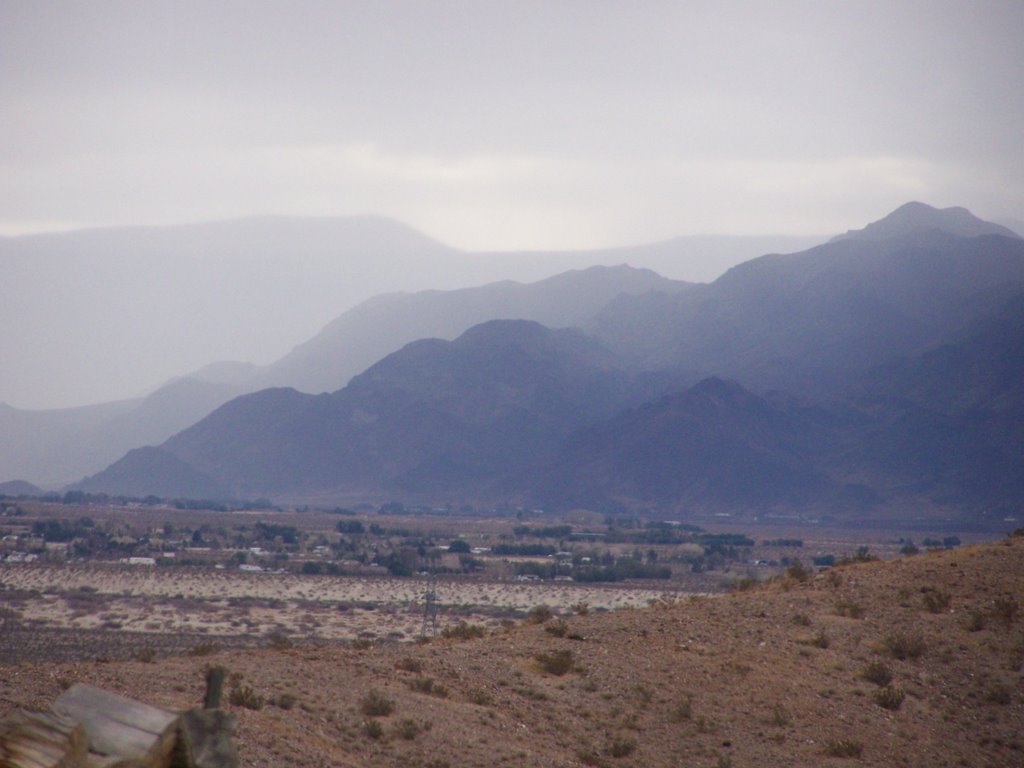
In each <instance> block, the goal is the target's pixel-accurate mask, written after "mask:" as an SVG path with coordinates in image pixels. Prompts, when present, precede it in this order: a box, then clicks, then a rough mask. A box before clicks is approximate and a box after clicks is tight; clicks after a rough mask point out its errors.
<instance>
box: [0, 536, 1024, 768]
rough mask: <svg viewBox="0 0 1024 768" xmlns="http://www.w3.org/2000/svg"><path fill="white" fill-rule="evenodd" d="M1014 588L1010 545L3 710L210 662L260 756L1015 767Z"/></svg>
mask: <svg viewBox="0 0 1024 768" xmlns="http://www.w3.org/2000/svg"><path fill="white" fill-rule="evenodd" d="M1022 583H1024V537H1020V536H1018V537H1015V538H1010V539H1007V540H1005V541H1001V542H997V543H994V544H990V545H982V546H976V547H970V548H962V549H956V550H947V551H941V552H930V553H926V554H920V555H915V556H910V557H907V558H904V559H901V560H898V561H890V562H867V563H858V564H851V565H846V566H841V567H837V568H835V569H833V570H826V571H823V572H818V573H807V572H804V571H802V570H800V569H796V568H794V569H792V570H791V572H790V573H789V574H788V575H787V576H786V577H785V578H783V579H782V580H779V581H776V582H774V583H770V584H768V585H766V586H762V587H755V588H752V589H749V590H746V591H737V592H734V593H731V594H729V595H725V596H722V597H713V598H691V599H688V600H683V601H679V602H665V603H663V604H658V605H653V606H651V607H649V608H645V609H634V610H622V611H617V612H613V613H604V614H595V613H594V612H589V613H587V614H586V615H572V616H566V617H561V618H558V617H556V618H552V619H550V620H548V621H546V622H544V623H541V624H519V625H515V626H509V627H508V628H507V629H504V630H498V631H496V632H494V633H491V634H489V635H488V636H485V637H483V638H479V639H467V640H460V639H458V638H444V639H437V640H434V641H433V642H430V643H427V644H422V645H414V644H389V645H381V646H370V647H365V648H362V649H360V648H341V649H339V648H332V647H314V646H296V647H293V648H279V649H270V648H268V649H266V650H258V651H245V652H232V653H219V654H214V655H206V656H203V657H188V658H174V659H162V660H158V661H156V662H155V663H143V662H126V663H111V662H108V663H79V664H54V665H46V664H41V665H28V664H23V665H20V666H17V667H11V668H6V669H2V670H0V681H2V682H0V715H2V714H4V713H6V712H7V711H9V710H11V709H12V708H14V707H45V706H47V705H48V703H49V702H50V701H52V700H53V699H54V698H56V696H58V695H59V694H60V692H61V690H62V689H63V688H64V687H66V686H67V685H69V684H70V683H72V682H74V681H86V682H89V683H93V684H96V685H100V686H103V687H106V688H108V689H110V690H114V691H118V692H122V693H126V694H127V695H129V696H134V697H138V698H141V699H144V700H147V701H150V702H152V703H155V704H159V705H162V706H165V707H172V708H185V707H189V706H193V705H194V704H195V703H196V702H197V701H199V700H200V698H201V696H202V689H203V676H204V670H205V669H206V667H207V665H208V664H210V663H214V664H221V665H225V666H226V667H227V668H228V669H229V670H230V672H231V678H230V679H231V680H232V681H233V682H232V685H233V686H234V688H235V689H236V690H237V693H235V694H234V695H233V696H232V701H233V702H234V703H232V704H231V705H229V708H230V709H231V710H233V711H235V712H237V713H238V715H239V718H240V729H239V739H240V751H241V756H242V760H243V763H244V764H245V765H249V766H275V767H283V766H401V768H426V767H427V766H430V767H431V768H441V767H442V766H480V767H481V768H484V767H487V768H489V767H490V766H495V765H515V766H579V765H588V766H654V765H681V764H685V765H697V766H727V765H732V766H751V765H758V766H766V767H771V766H778V767H779V768H783V767H785V768H789V767H790V766H818V765H864V766H894V765H895V766H900V765H902V766H929V767H931V766H965V765H966V766H1011V765H1020V764H1021V763H1022V762H1024V737H1022V736H1021V733H1022V725H1024V690H1022V682H1024V675H1022V665H1024V634H1022V627H1024V616H1022V615H1021V614H1022V610H1021V605H1020V601H1021V595H1020V585H1021V584H1022ZM441 599H442V600H443V599H444V597H443V594H442V596H441ZM463 634H469V633H468V632H464V633H463Z"/></svg>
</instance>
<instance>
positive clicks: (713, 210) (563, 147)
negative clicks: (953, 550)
mask: <svg viewBox="0 0 1024 768" xmlns="http://www.w3.org/2000/svg"><path fill="white" fill-rule="evenodd" d="M0 18H2V23H0V95H2V99H0V101H2V104H3V106H2V109H3V113H4V114H3V118H4V119H3V120H2V122H0V163H2V168H3V174H2V179H0V210H2V211H3V213H2V214H0V231H7V232H13V231H24V230H31V229H39V228H46V227H47V226H50V225H51V224H52V223H53V222H57V223H60V222H66V223H75V224H115V223H134V222H173V221H188V220H197V219H208V218H214V217H218V216H225V215H244V214H248V213H254V212H286V213H314V214H346V213H360V212H378V213H384V214H389V215H394V216H397V217H400V218H403V219H406V220H408V221H410V222H411V223H412V224H414V225H417V226H419V227H421V228H423V229H425V230H426V231H428V232H430V233H431V234H433V235H435V236H437V237H440V238H441V239H444V240H447V241H450V242H453V243H455V244H458V245H463V246H471V247H491V248H495V247H497V248H500V247H528V246H562V247H567V246H573V245H597V244H611V243H614V242H625V241H630V240H633V241H635V240H650V239H656V238H658V237H666V236H670V235H673V234H679V233H686V232H697V231H703V232H707V231H730V232H755V231H765V230H766V229H770V230H776V231H801V232H807V231H815V232H824V231H831V230H836V229H845V228H847V227H849V226H853V225H857V224H860V223H863V221H864V220H866V219H868V218H871V217H876V216H878V215H881V214H882V213H884V212H885V211H886V210H887V209H888V208H890V207H893V206H894V205H898V204H899V203H901V202H903V201H904V200H905V199H907V198H908V197H921V198H924V199H926V200H927V201H929V202H932V203H934V204H937V205H948V204H964V205H967V206H969V207H973V208H975V209H976V210H977V211H978V212H979V213H981V214H983V215H989V216H1012V215H1020V211H1021V210H1022V209H1024V182H1022V179H1024V158H1022V154H1024V153H1022V151H1021V148H1020V141H1019V126H1020V124H1021V118H1024V95H1022V94H1024V89H1021V88H1020V83H1021V82H1024V44H1022V43H1021V40H1024V6H1021V4H1020V3H1017V2H1013V1H1012V0H1011V1H1010V2H980V3H971V4H966V3H961V2H935V1H934V0H929V1H928V2H897V3H874V2H862V3H851V4H835V3H813V2H809V3H803V2H787V3H772V4H767V3H646V4H641V5H639V6H638V5H636V4H624V3H589V2H586V3H584V2H565V3H549V2H537V3H515V4H510V3H500V4H499V3H473V2H462V3H452V2H441V3H416V2H407V3H340V4H339V3H333V2H324V3H308V2H307V3H297V4H292V3H289V4H282V3H251V2H246V3H240V2H222V3H190V2H184V3H147V2H142V3H135V2H120V3H109V2H107V3H104V2H99V3H84V4H80V3H67V4H40V3H28V2H4V3H2V4H0ZM467 208H468V209H469V210H470V211H471V212H472V216H467V215H465V211H466V210H467Z"/></svg>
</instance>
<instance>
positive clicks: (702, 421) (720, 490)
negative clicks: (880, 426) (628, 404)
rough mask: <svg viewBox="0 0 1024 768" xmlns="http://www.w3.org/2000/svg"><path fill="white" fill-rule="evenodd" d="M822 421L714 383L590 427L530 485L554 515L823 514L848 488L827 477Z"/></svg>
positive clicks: (829, 437) (714, 380) (827, 440)
mask: <svg viewBox="0 0 1024 768" xmlns="http://www.w3.org/2000/svg"><path fill="white" fill-rule="evenodd" d="M833 439H834V438H833V436H832V435H830V434H829V432H828V430H827V429H822V428H821V425H820V424H817V423H815V422H814V421H812V420H810V419H808V418H806V417H804V416H801V415H800V414H799V412H796V411H793V410H784V409H782V408H779V407H777V406H775V405H772V404H769V403H768V402H767V401H765V400H763V399H762V398H759V397H757V396H756V395H753V394H752V393H750V392H749V391H747V390H746V389H744V388H743V387H741V386H740V385H739V384H737V383H735V382H726V381H722V380H721V379H717V378H712V379H707V380H705V381H702V382H700V383H699V384H697V385H696V386H694V387H693V388H691V389H689V390H686V391H684V392H680V393H677V394H674V395H670V396H667V397H665V398H663V399H662V400H660V401H658V402H656V403H649V404H647V405H644V406H642V407H641V408H638V409H634V410H629V411H626V412H624V413H621V414H619V415H618V416H616V417H615V418H614V419H612V420H611V421H609V422H606V423H603V424H601V425H599V426H596V427H592V428H589V429H586V430H583V431H582V432H581V433H580V434H578V435H575V436H574V437H573V438H572V439H571V440H569V441H568V442H567V444H566V445H565V446H564V448H563V450H562V451H561V452H560V453H559V456H558V459H557V460H556V461H555V462H554V463H553V464H552V465H551V466H550V467H548V468H545V471H543V472H538V473H536V474H535V475H534V478H533V487H534V488H535V489H536V491H535V493H537V496H538V499H539V500H541V501H542V502H544V503H547V504H549V505H552V506H556V507H557V508H571V507H573V506H586V507H592V508H597V509H602V508H608V507H609V505H610V504H611V505H614V504H616V503H618V504H621V505H622V506H623V507H624V508H635V507H636V506H646V507H652V508H656V509H658V510H659V511H661V512H664V513H685V512H687V511H699V512H708V511H718V512H720V511H726V510H732V511H742V512H744V513H747V514H750V513H758V512H765V511H770V510H778V509H784V510H786V511H792V510H797V509H807V508H808V507H809V506H810V507H813V506H818V507H819V508H820V507H821V506H822V505H823V504H824V503H826V502H828V501H830V500H834V501H838V500H839V497H840V496H841V489H840V488H839V487H838V485H837V484H835V483H834V482H832V481H831V480H829V478H828V477H827V476H826V475H825V474H824V473H822V471H821V469H820V468H821V466H822V462H821V454H822V453H823V452H824V450H825V449H826V448H827V447H828V446H829V444H830V441H831V440H833Z"/></svg>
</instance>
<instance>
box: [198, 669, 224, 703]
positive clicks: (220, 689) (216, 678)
mask: <svg viewBox="0 0 1024 768" xmlns="http://www.w3.org/2000/svg"><path fill="white" fill-rule="evenodd" d="M226 675H227V670H226V669H224V667H210V668H209V669H208V670H206V696H205V698H204V699H203V708H204V709H218V708H219V707H220V697H221V695H222V694H223V693H224V677H225V676H226Z"/></svg>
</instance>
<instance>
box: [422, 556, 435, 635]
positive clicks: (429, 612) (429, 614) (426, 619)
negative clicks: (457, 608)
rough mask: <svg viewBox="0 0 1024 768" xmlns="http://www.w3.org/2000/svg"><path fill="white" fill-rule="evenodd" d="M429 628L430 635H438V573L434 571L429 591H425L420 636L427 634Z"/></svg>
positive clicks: (431, 573)
mask: <svg viewBox="0 0 1024 768" xmlns="http://www.w3.org/2000/svg"><path fill="white" fill-rule="evenodd" d="M428 628H429V629H430V637H437V574H435V573H434V572H433V571H431V572H430V578H429V579H428V580H427V591H426V592H424V593H423V626H422V627H420V637H426V636H427V629H428Z"/></svg>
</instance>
